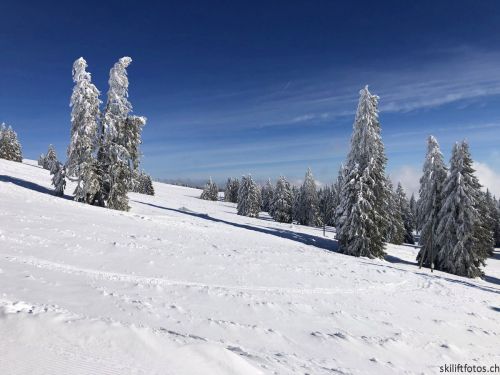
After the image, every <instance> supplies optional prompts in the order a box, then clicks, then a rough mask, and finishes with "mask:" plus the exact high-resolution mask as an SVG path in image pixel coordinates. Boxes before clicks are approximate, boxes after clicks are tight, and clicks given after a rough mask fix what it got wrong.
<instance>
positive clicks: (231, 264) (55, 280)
mask: <svg viewBox="0 0 500 375" xmlns="http://www.w3.org/2000/svg"><path fill="white" fill-rule="evenodd" d="M154 187H155V190H156V196H154V197H150V196H144V195H140V194H133V193H131V194H130V200H131V210H130V212H118V211H112V210H107V209H103V208H98V207H92V206H89V205H83V204H79V203H76V202H73V201H72V200H71V199H70V198H69V197H68V199H65V198H57V197H54V196H52V195H51V192H50V190H51V188H50V177H49V173H48V171H46V170H43V169H41V168H39V167H38V166H36V165H35V163H34V162H32V161H25V163H24V164H20V163H14V162H9V161H5V160H1V159H0V373H1V374H148V375H149V374H176V375H177V374H205V375H206V374H217V375H220V374H403V373H406V374H420V373H426V374H428V373H438V372H439V366H440V365H445V364H449V363H469V364H481V365H489V364H494V363H495V362H496V363H497V364H500V351H499V343H500V254H499V253H498V252H497V253H496V254H495V257H494V258H493V259H490V260H489V262H488V265H487V267H486V275H487V276H486V278H485V279H484V280H479V279H476V280H470V279H465V278H461V277H455V276H453V275H448V274H444V273H441V272H435V273H434V274H431V273H430V272H429V270H427V269H422V270H419V269H418V267H417V266H416V265H415V255H416V249H414V248H412V247H409V246H408V247H407V246H392V245H391V246H389V247H388V250H387V251H388V254H389V256H388V257H387V260H370V259H365V258H353V257H348V256H344V255H342V254H338V253H336V252H335V251H334V250H335V249H336V243H335V241H334V240H333V239H332V237H333V234H332V233H330V232H328V233H327V238H325V237H323V235H322V231H321V230H320V229H315V228H307V227H302V226H297V225H290V224H279V223H275V222H273V221H272V220H270V219H269V217H268V216H266V215H265V214H264V215H263V217H262V218H259V219H254V218H247V217H241V216H237V215H236V209H235V205H234V204H230V203H225V202H210V201H202V200H200V199H198V196H199V195H200V191H199V190H196V189H190V188H184V187H178V186H172V185H167V184H161V183H155V186H154ZM67 192H68V193H71V192H72V187H71V186H69V188H68V189H67Z"/></svg>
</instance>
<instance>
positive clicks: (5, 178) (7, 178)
mask: <svg viewBox="0 0 500 375" xmlns="http://www.w3.org/2000/svg"><path fill="white" fill-rule="evenodd" d="M0 182H10V183H11V184H14V185H17V186H21V187H23V188H25V189H29V190H33V191H37V192H39V193H43V194H49V195H52V196H56V195H54V190H52V189H48V188H46V187H45V186H42V185H38V184H35V183H34V182H31V181H26V180H23V179H22V178H17V177H11V176H6V175H3V174H2V175H0ZM58 198H64V199H68V200H73V197H71V196H69V195H64V196H63V197H59V196H58Z"/></svg>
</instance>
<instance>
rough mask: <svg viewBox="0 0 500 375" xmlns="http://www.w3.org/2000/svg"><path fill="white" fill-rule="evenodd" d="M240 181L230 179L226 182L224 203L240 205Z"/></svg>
mask: <svg viewBox="0 0 500 375" xmlns="http://www.w3.org/2000/svg"><path fill="white" fill-rule="evenodd" d="M239 188H240V181H239V180H238V179H237V178H228V179H227V182H226V190H224V201H225V202H231V203H238V190H239Z"/></svg>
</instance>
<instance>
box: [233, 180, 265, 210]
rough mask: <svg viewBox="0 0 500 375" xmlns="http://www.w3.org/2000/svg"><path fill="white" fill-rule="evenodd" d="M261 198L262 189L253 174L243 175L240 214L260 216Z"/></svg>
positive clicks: (239, 198) (239, 200) (239, 204)
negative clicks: (254, 179) (253, 178)
mask: <svg viewBox="0 0 500 375" xmlns="http://www.w3.org/2000/svg"><path fill="white" fill-rule="evenodd" d="M260 200H261V197H260V189H259V187H258V186H257V184H256V183H255V182H254V181H253V180H252V176H250V175H248V176H243V177H242V178H241V183H240V189H239V190H238V206H237V209H238V215H242V216H250V217H258V216H259V211H260Z"/></svg>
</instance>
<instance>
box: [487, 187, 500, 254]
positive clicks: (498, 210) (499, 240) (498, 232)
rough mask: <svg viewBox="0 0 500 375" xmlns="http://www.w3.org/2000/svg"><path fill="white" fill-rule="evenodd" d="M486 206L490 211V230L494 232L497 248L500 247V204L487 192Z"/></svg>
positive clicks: (494, 241)
mask: <svg viewBox="0 0 500 375" xmlns="http://www.w3.org/2000/svg"><path fill="white" fill-rule="evenodd" d="M486 204H487V206H488V210H489V217H490V229H491V231H492V232H493V243H494V246H495V247H500V202H498V201H497V200H496V198H495V197H493V196H492V195H491V193H490V192H489V190H487V191H486Z"/></svg>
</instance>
